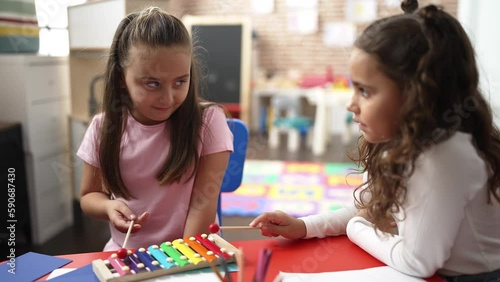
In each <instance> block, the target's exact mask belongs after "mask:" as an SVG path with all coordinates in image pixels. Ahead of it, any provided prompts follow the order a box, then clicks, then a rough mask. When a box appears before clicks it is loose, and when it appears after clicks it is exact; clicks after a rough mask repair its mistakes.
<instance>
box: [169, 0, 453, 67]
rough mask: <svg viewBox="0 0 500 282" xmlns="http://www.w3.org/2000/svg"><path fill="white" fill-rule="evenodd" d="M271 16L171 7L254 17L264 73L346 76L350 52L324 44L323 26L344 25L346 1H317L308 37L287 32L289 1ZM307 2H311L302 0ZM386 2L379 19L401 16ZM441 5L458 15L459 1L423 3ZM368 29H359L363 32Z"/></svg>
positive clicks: (222, 5) (220, 3)
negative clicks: (315, 23)
mask: <svg viewBox="0 0 500 282" xmlns="http://www.w3.org/2000/svg"><path fill="white" fill-rule="evenodd" d="M274 1H275V4H274V12H273V13H271V14H263V15H262V14H253V12H252V6H251V5H252V1H251V0H171V4H170V7H171V9H172V11H171V12H172V13H173V14H174V15H176V16H179V17H180V16H183V15H184V14H191V15H221V16H224V15H228V14H230V15H247V16H251V18H252V23H253V28H254V31H255V32H257V34H258V41H257V42H256V44H255V46H256V48H257V50H258V52H257V53H256V54H257V58H256V60H255V61H256V64H258V66H259V68H260V69H261V70H263V71H265V72H271V73H281V74H283V73H286V72H287V71H288V70H290V69H294V70H298V71H299V72H301V73H307V74H323V73H324V72H325V69H326V67H327V66H328V65H331V66H332V67H333V69H334V72H335V73H342V74H345V73H347V59H348V56H349V53H350V48H332V47H327V46H325V45H324V44H323V24H324V23H328V22H336V21H344V20H345V17H344V5H345V2H346V0H318V11H319V18H318V28H319V30H318V32H317V33H315V34H308V35H297V34H291V33H288V31H287V7H286V0H274ZM303 1H308V0H303ZM386 2H387V0H378V9H377V10H378V16H379V17H384V16H388V15H393V14H397V13H401V10H400V9H399V8H398V7H396V8H390V7H388V6H386V4H385V3H386ZM428 3H434V4H438V5H442V6H443V7H444V9H445V10H446V11H448V12H449V13H451V14H452V15H455V16H456V14H457V0H434V1H430V0H427V1H420V6H421V7H422V6H424V5H426V4H428ZM365 26H366V25H358V26H357V31H358V32H359V31H361V30H362V29H363V28H364V27H365Z"/></svg>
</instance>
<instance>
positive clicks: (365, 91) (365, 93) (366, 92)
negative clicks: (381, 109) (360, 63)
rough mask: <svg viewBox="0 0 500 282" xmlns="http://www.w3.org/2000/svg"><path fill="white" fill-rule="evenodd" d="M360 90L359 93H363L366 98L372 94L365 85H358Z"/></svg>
mask: <svg viewBox="0 0 500 282" xmlns="http://www.w3.org/2000/svg"><path fill="white" fill-rule="evenodd" d="M358 91H359V93H361V96H363V97H365V98H366V97H368V96H370V93H368V91H367V90H366V89H365V88H363V87H358Z"/></svg>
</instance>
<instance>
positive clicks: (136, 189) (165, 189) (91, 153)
mask: <svg viewBox="0 0 500 282" xmlns="http://www.w3.org/2000/svg"><path fill="white" fill-rule="evenodd" d="M102 118H103V116H102V114H99V115H96V116H95V117H94V119H93V120H92V122H91V124H90V126H89V128H88V129H87V132H86V134H85V137H84V139H83V142H82V144H81V146H80V149H79V150H78V152H77V155H78V156H79V157H80V158H81V159H82V160H83V161H85V162H87V163H88V164H90V165H92V166H95V167H100V164H99V153H98V152H99V136H100V128H101V124H102ZM203 123H204V125H203V126H202V127H201V135H200V136H201V140H202V142H200V144H199V146H198V152H199V155H200V156H204V155H209V154H214V153H218V152H224V151H231V152H232V151H233V135H232V133H231V131H230V130H229V127H228V125H227V123H226V116H225V115H224V113H223V111H222V110H221V109H220V108H219V107H210V108H208V109H206V110H205V113H204V118H203ZM169 134H170V121H167V122H166V123H162V124H158V125H152V126H146V125H143V124H141V123H139V122H137V121H136V120H135V119H134V118H133V117H132V116H131V115H130V114H128V117H127V127H126V129H125V132H124V133H123V136H122V141H121V154H120V170H121V175H122V178H123V181H124V183H125V185H126V186H127V188H128V189H129V191H130V192H131V193H132V195H133V196H134V197H135V198H136V199H131V200H128V201H127V200H125V199H123V198H118V199H119V200H121V201H123V202H125V203H126V204H127V205H128V207H129V208H130V209H131V210H132V211H133V212H134V213H135V214H136V215H137V216H139V215H141V214H142V213H143V212H149V218H148V220H147V222H145V223H144V224H143V225H142V227H141V230H140V231H139V232H137V233H134V234H131V235H130V237H129V240H128V242H127V248H139V247H148V246H150V245H153V244H160V243H162V242H165V241H172V240H175V239H179V238H182V236H183V232H184V225H185V222H186V218H187V213H188V209H189V203H190V199H191V192H192V189H193V184H194V177H193V178H191V179H189V180H188V181H187V182H184V181H181V182H180V183H175V184H170V185H167V186H160V185H159V183H158V181H157V179H156V174H157V173H158V171H159V170H160V169H161V167H162V166H163V164H164V163H165V159H166V158H167V155H168V152H169V149H170V139H169ZM109 226H110V230H111V239H110V241H109V242H108V244H106V246H105V248H104V250H105V251H107V250H113V249H118V248H120V247H121V245H122V244H123V241H124V239H125V234H124V233H121V232H119V231H118V230H116V229H115V228H114V227H113V226H112V224H111V223H110V224H109Z"/></svg>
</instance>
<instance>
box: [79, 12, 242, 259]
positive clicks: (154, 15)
mask: <svg viewBox="0 0 500 282" xmlns="http://www.w3.org/2000/svg"><path fill="white" fill-rule="evenodd" d="M193 48H194V47H193V44H192V42H191V37H190V35H189V33H188V31H187V29H186V28H185V26H184V25H183V24H182V22H181V21H180V20H179V19H177V18H175V17H174V16H172V15H169V14H167V13H165V12H163V11H161V10H160V9H159V8H154V7H152V8H148V9H145V10H143V11H141V12H137V13H132V14H129V15H128V16H127V17H125V18H124V19H123V20H122V21H121V23H120V24H119V26H118V28H117V30H116V33H115V35H114V39H113V43H112V45H111V48H110V53H109V58H108V62H107V67H106V72H105V75H104V77H105V92H104V97H103V112H102V113H101V114H98V115H96V116H95V117H94V118H93V120H92V122H91V124H90V125H89V128H88V130H87V133H86V134H85V137H84V140H83V142H82V144H81V147H80V149H79V150H78V153H77V155H78V156H79V157H80V158H81V159H82V160H83V161H84V166H83V173H82V183H81V192H80V203H81V208H82V210H83V211H84V212H85V213H86V214H87V215H89V216H91V217H93V218H96V219H101V220H106V221H109V227H110V230H111V239H110V240H109V242H108V243H107V244H106V246H105V248H104V250H115V249H119V248H121V247H122V245H123V241H124V239H125V234H126V232H127V230H128V227H129V224H130V222H131V221H132V220H133V221H134V225H133V228H132V234H131V235H130V237H129V239H128V241H127V248H139V247H147V246H150V245H152V244H158V243H161V242H165V241H171V240H174V239H179V238H184V237H186V236H193V235H196V234H200V233H208V232H209V230H208V226H209V225H210V224H211V223H213V222H214V221H216V210H217V201H218V195H219V192H220V186H221V182H222V179H223V176H224V173H225V171H226V167H227V164H228V161H229V155H230V153H231V152H232V150H233V145H232V144H233V143H232V134H231V132H230V130H229V127H228V126H227V123H226V114H225V112H224V111H223V110H222V109H221V108H220V107H219V106H217V105H215V104H213V103H208V102H205V101H203V100H202V99H201V98H199V93H198V91H199V90H198V89H199V88H200V85H199V81H198V80H199V78H200V74H199V73H198V68H197V64H196V57H195V56H194V54H193Z"/></svg>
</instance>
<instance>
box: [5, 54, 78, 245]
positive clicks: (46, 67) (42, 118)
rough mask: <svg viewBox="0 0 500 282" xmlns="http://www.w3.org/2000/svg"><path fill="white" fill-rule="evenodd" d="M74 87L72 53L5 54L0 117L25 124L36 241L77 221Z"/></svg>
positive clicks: (31, 209)
mask: <svg viewBox="0 0 500 282" xmlns="http://www.w3.org/2000/svg"><path fill="white" fill-rule="evenodd" d="M69 89H70V88H69V66H68V58H67V57H43V56H37V55H0V95H1V97H2V101H1V103H0V120H2V121H14V122H20V123H21V124H22V129H23V140H24V152H25V158H26V168H27V177H28V195H29V201H30V214H31V215H30V216H31V225H32V226H31V229H32V238H33V242H34V243H35V244H41V243H44V242H46V241H47V240H49V239H51V238H52V237H53V236H54V235H56V234H58V233H59V232H61V231H62V230H63V229H65V228H66V227H68V226H70V225H71V224H72V223H73V213H72V204H71V203H72V200H71V166H70V162H69V155H70V154H69V144H68V141H69V140H68V139H69V132H68V128H69V126H68V115H69V108H70V95H69V94H70V93H69V92H70V90H69Z"/></svg>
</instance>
